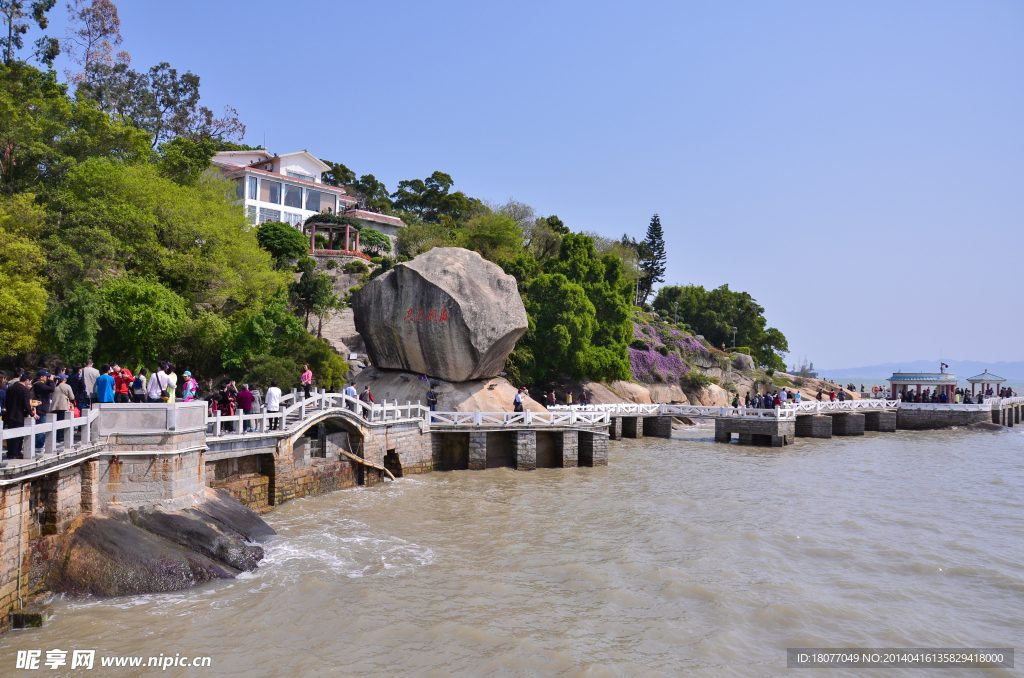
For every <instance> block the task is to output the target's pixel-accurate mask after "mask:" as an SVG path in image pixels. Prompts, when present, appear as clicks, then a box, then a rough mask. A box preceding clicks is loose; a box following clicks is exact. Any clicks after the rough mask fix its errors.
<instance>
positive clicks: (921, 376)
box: [888, 372, 956, 384]
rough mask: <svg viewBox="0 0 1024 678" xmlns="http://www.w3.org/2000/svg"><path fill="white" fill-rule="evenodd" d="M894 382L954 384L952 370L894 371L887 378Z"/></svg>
mask: <svg viewBox="0 0 1024 678" xmlns="http://www.w3.org/2000/svg"><path fill="white" fill-rule="evenodd" d="M888 380H889V381H890V382H893V383H895V384H955V383H956V375H955V374H953V373H952V372H896V373H895V374H893V375H892V376H891V377H889V379H888Z"/></svg>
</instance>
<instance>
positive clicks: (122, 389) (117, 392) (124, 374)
mask: <svg viewBox="0 0 1024 678" xmlns="http://www.w3.org/2000/svg"><path fill="white" fill-rule="evenodd" d="M112 369H113V373H114V374H113V376H114V402H115V403H130V402H131V401H132V386H133V385H134V383H135V377H133V376H132V373H131V370H129V369H128V368H127V367H121V366H120V365H118V364H117V363H114V365H113V368H112Z"/></svg>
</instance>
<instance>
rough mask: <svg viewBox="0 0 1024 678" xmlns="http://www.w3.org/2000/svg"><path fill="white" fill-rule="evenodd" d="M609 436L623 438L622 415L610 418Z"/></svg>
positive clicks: (614, 438) (613, 438) (615, 438)
mask: <svg viewBox="0 0 1024 678" xmlns="http://www.w3.org/2000/svg"><path fill="white" fill-rule="evenodd" d="M608 437H609V438H611V439H612V440H622V417H610V418H609V419H608Z"/></svg>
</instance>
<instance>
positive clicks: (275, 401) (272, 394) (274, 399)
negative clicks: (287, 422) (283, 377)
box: [267, 380, 281, 431]
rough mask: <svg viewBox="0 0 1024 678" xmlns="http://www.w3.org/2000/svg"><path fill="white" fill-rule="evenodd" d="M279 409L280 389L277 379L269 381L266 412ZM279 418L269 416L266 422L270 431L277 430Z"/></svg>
mask: <svg viewBox="0 0 1024 678" xmlns="http://www.w3.org/2000/svg"><path fill="white" fill-rule="evenodd" d="M280 409H281V389H279V388H278V387H277V381H276V380H275V381H272V382H270V388H268V389H267V412H271V413H274V414H276V413H277V411H278V410H280ZM280 420H281V418H280V417H276V416H272V417H270V419H269V421H268V424H269V428H270V430H271V431H276V430H277V425H278V422H280Z"/></svg>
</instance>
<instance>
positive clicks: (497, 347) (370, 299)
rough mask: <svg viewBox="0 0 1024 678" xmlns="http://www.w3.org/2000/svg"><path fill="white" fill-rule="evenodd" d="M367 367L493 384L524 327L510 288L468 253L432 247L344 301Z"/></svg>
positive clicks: (506, 279) (509, 280)
mask: <svg viewBox="0 0 1024 678" xmlns="http://www.w3.org/2000/svg"><path fill="white" fill-rule="evenodd" d="M352 309H353V312H354V314H355V323H356V329H357V330H358V331H359V334H360V335H361V336H362V337H363V341H364V342H365V343H366V352H367V354H368V355H369V356H370V360H372V361H373V364H374V366H376V367H382V368H386V369H395V370H405V371H408V372H415V373H419V374H426V375H429V376H431V377H437V378H438V379H443V380H445V381H449V382H461V381H469V380H472V379H486V378H489V377H496V376H498V375H499V374H500V373H501V370H502V368H504V366H505V359H506V358H507V357H508V354H509V353H511V352H512V349H513V348H514V347H515V344H516V341H517V340H518V339H519V337H520V336H522V335H523V333H524V332H526V329H527V319H526V309H525V308H524V307H523V300H522V298H521V297H520V296H519V290H518V288H517V287H516V280H515V278H513V277H512V276H510V275H506V274H505V272H504V271H502V270H501V268H499V267H498V266H497V265H496V264H493V263H491V262H489V261H487V260H486V259H484V258H483V257H481V256H480V255H479V254H477V253H476V252H471V251H469V250H465V249H462V248H458V247H437V248H434V249H432V250H430V251H429V252H427V253H426V254H421V255H420V256H418V257H416V258H415V259H413V260H412V261H410V262H407V263H403V264H399V265H397V266H396V267H395V268H393V269H392V270H390V271H388V272H386V273H384V274H383V275H381V276H380V277H379V278H376V279H375V280H372V281H370V282H369V283H367V284H366V285H364V286H363V287H362V289H360V290H359V291H357V292H356V293H355V294H354V295H353V296H352Z"/></svg>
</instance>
